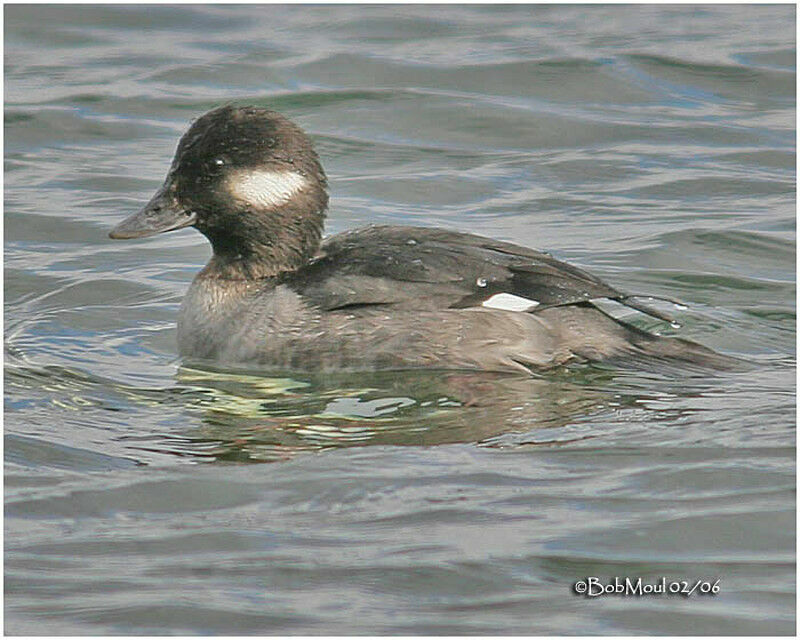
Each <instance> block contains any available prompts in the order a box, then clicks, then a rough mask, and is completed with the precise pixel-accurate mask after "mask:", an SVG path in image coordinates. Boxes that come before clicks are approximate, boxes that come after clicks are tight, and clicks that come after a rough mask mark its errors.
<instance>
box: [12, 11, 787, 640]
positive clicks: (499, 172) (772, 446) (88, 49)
mask: <svg viewBox="0 0 800 640" xmlns="http://www.w3.org/2000/svg"><path fill="white" fill-rule="evenodd" d="M5 65H6V68H5V101H6V102H5V163H6V164H5V500H6V510H5V574H6V575H5V623H6V631H7V632H10V633H17V634H19V633H22V634H31V633H36V634H64V633H69V634H75V633H80V634H99V633H108V634H118V633H123V634H131V633H150V634H171V633H225V634H247V633H260V634H269V633H292V634H300V633H304V634H316V633H323V632H328V633H336V634H340V633H355V634H360V633H404V634H419V633H446V634H460V633H464V634H472V633H499V634H510V633H515V634H527V633H532V634H538V633H556V634H575V633H579V634H594V633H600V634H605V633H614V634H629V633H662V634H663V633H672V634H684V633H691V634H706V633H713V634H728V633H732V634H736V633H756V634H762V633H767V634H787V633H792V632H793V631H794V620H795V604H794V603H795V596H794V593H795V551H794V549H795V453H794V451H795V449H794V447H795V388H794V357H795V145H794V142H795V130H794V129H795V9H794V7H793V6H787V5H784V6H767V5H761V6H754V7H748V6H743V5H738V6H722V5H716V6H711V7H692V6H677V7H666V6H665V7H661V6H638V7H623V6H617V7H600V6H592V7H567V6H549V7H526V6H514V7H481V6H470V7H458V6H444V7H441V6H427V7H426V6H401V7H394V6H383V7H377V8H376V7H346V6H321V7H288V8H287V7H283V6H274V5H272V6H255V5H253V6H246V7H234V6H205V7H194V6H189V5H184V6H179V7H168V6H139V7H136V6H105V7H95V6H67V5H58V6H45V5H38V6H6V8H5ZM232 99H237V100H241V101H244V102H251V103H255V104H259V105H263V106H268V107H272V108H275V109H278V110H280V111H282V112H284V113H286V114H287V115H289V116H290V117H292V118H293V119H295V120H297V121H298V122H299V123H300V124H301V125H302V126H304V127H305V128H306V129H307V130H308V131H310V132H311V133H312V134H313V135H314V137H315V140H316V141H317V144H318V149H319V151H320V154H321V156H322V159H323V162H324V164H325V166H326V168H327V170H328V172H329V176H330V179H331V187H332V188H331V192H332V210H331V213H330V218H329V224H328V231H329V232H335V231H341V230H344V229H349V228H353V227H356V226H359V225H363V224H366V223H370V222H381V223H401V224H421V225H439V226H447V227H451V228H456V229H460V230H465V231H474V232H477V233H481V234H484V235H490V236H493V237H496V238H500V239H503V240H511V241H516V242H518V243H521V244H525V245H529V246H532V247H537V248H542V249H548V250H551V251H552V252H554V253H555V255H556V256H557V257H559V258H562V259H566V260H569V261H571V262H574V263H575V264H578V265H581V266H584V267H586V268H588V269H590V270H591V271H593V272H595V273H597V274H599V275H601V276H603V277H605V278H606V279H607V280H609V281H610V282H611V283H613V284H615V285H617V286H619V287H621V288H624V289H628V290H633V291H645V292H652V293H656V294H662V295H669V296H674V297H677V298H680V299H684V300H685V301H687V302H688V303H689V304H690V307H689V309H688V310H682V311H679V315H680V320H681V322H682V324H683V327H682V328H681V329H679V330H675V329H672V328H670V327H668V326H664V325H663V324H662V323H659V322H656V321H652V322H651V321H649V320H648V319H646V318H643V317H640V316H636V315H634V314H628V313H625V312H623V315H624V316H625V317H626V318H629V319H630V320H631V321H633V322H635V323H637V324H638V325H639V326H641V327H644V328H648V329H651V330H658V331H662V332H663V333H672V334H676V335H681V336H684V337H688V338H692V339H695V340H698V341H700V342H703V343H704V344H707V345H709V346H712V347H714V348H716V349H719V350H722V351H725V352H727V353H731V354H735V355H739V356H741V357H745V358H748V359H751V360H753V361H754V362H756V363H757V366H756V368H755V369H754V370H753V371H751V372H748V373H746V374H741V373H740V374H725V375H716V376H715V375H708V376H699V377H697V376H696V377H691V378H690V377H687V376H682V375H680V374H679V373H676V372H669V373H643V372H633V371H621V370H613V369H611V370H609V369H601V368H595V367H575V368H573V369H571V370H566V371H560V372H554V373H552V374H549V375H546V376H543V377H541V378H536V379H525V378H517V377H513V376H510V377H509V376H487V375H475V374H470V375H468V374H460V373H448V374H441V373H435V374H415V375H411V374H403V375H391V374H382V375H379V376H376V375H360V376H349V377H345V376H343V377H340V378H336V377H326V378H322V379H314V378H311V377H302V376H294V377H292V376H291V375H288V374H287V375H286V376H285V377H284V378H274V377H273V378H260V377H257V376H244V375H235V374H234V373H232V372H218V373H214V372H207V371H206V372H204V371H197V370H191V369H187V368H182V367H181V363H180V362H179V361H178V359H177V357H176V351H175V344H174V341H175V329H174V324H175V317H176V311H177V307H178V304H179V301H180V299H181V296H182V293H183V292H184V290H185V289H186V287H187V284H188V283H189V281H190V279H191V278H192V275H193V273H194V272H195V271H196V270H197V269H198V268H199V266H201V265H202V264H203V263H204V261H205V260H206V259H207V257H208V254H209V252H208V247H207V245H206V244H205V242H204V241H203V239H202V238H201V236H200V235H199V234H197V233H195V232H193V231H191V230H189V231H182V232H179V233H174V234H168V235H165V236H163V237H158V238H154V239H150V240H146V241H140V242H129V243H115V242H112V241H110V240H108V239H107V237H106V234H107V232H108V230H109V228H110V227H111V226H112V225H113V224H114V223H115V222H117V221H119V220H120V219H121V218H122V217H124V216H125V215H127V214H128V213H130V212H131V211H133V210H134V209H136V208H137V207H138V206H139V205H140V204H141V203H143V202H144V201H145V199H146V198H147V197H149V195H150V194H151V193H152V192H153V190H154V189H155V188H156V186H158V185H159V184H160V182H161V179H162V178H163V175H164V174H165V172H166V169H167V166H168V163H169V161H170V159H171V155H172V151H173V149H174V147H175V144H176V142H177V139H178V137H179V135H180V134H181V132H182V131H183V130H184V129H185V127H186V126H187V124H188V122H189V121H190V120H191V118H193V117H196V116H198V115H200V114H201V113H203V112H204V111H206V110H208V109H210V108H211V107H213V106H216V105H218V104H220V103H223V102H226V101H229V100H232ZM257 462H260V464H253V463H257ZM587 576H599V577H602V578H604V579H606V578H610V577H613V576H621V577H631V578H636V577H639V576H642V577H644V578H645V580H646V581H655V580H656V579H657V578H658V577H660V576H666V577H667V578H670V579H676V580H690V581H691V580H695V579H713V580H716V579H719V580H720V582H719V586H720V591H719V593H718V594H717V595H716V596H698V595H694V596H692V597H688V598H685V597H680V596H671V597H643V598H621V597H606V598H595V599H589V598H583V597H578V596H576V595H574V594H573V593H572V590H571V585H572V584H573V583H574V582H575V581H576V580H578V579H579V578H585V577H587Z"/></svg>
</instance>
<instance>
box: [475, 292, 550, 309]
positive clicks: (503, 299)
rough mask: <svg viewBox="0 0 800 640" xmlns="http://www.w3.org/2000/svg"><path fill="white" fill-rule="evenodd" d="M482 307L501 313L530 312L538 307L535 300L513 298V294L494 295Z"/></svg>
mask: <svg viewBox="0 0 800 640" xmlns="http://www.w3.org/2000/svg"><path fill="white" fill-rule="evenodd" d="M481 306H482V307H486V308H487V309H502V310H503V311H531V310H532V309H535V308H536V307H538V306H539V303H538V302H537V301H536V300H529V299H528V298H522V297H520V296H515V295H514V294H513V293H496V294H494V295H493V296H492V297H491V298H487V299H486V300H484V301H483V304H482V305H481Z"/></svg>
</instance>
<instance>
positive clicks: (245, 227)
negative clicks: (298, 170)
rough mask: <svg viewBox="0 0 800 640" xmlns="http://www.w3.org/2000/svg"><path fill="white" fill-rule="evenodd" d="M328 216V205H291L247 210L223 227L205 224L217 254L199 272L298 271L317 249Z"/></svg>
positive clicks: (246, 276)
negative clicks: (326, 209)
mask: <svg viewBox="0 0 800 640" xmlns="http://www.w3.org/2000/svg"><path fill="white" fill-rule="evenodd" d="M325 204H327V201H326V202H325ZM324 218H325V207H324V206H323V207H322V208H319V207H316V208H314V209H306V210H305V211H297V210H294V209H293V208H292V207H291V206H289V205H287V206H285V207H282V208H278V209H272V210H270V211H264V212H258V213H255V212H253V211H247V212H244V215H240V216H238V217H237V218H236V222H235V224H230V221H228V222H229V223H228V224H227V225H226V226H225V227H222V228H213V227H207V228H202V229H200V231H201V232H202V233H203V234H204V235H205V236H206V237H207V238H208V239H209V241H210V242H211V246H212V248H213V250H214V254H213V256H212V257H211V260H210V261H209V263H208V264H207V265H206V266H205V268H204V269H203V270H202V271H201V272H200V274H199V276H200V277H203V278H215V279H220V280H263V279H265V278H272V277H275V276H277V275H279V274H281V273H286V272H291V271H296V270H298V269H300V268H301V267H303V266H304V265H306V264H307V263H308V262H309V260H311V258H313V257H314V255H315V254H316V253H317V251H318V249H319V246H320V243H321V240H322V227H323V221H324Z"/></svg>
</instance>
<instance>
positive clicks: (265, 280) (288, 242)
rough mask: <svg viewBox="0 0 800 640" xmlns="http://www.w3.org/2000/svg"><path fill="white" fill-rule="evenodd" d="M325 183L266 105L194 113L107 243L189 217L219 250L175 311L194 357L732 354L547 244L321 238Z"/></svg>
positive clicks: (311, 366) (502, 365) (502, 361)
mask: <svg viewBox="0 0 800 640" xmlns="http://www.w3.org/2000/svg"><path fill="white" fill-rule="evenodd" d="M327 206H328V193H327V180H326V177H325V172H324V171H323V169H322V166H321V165H320V161H319V158H318V157H317V154H316V152H315V151H314V149H313V147H312V144H311V141H310V140H309V138H308V136H307V135H306V134H305V132H304V131H303V130H302V129H300V128H299V127H298V126H297V125H295V124H294V123H292V122H291V121H289V120H288V119H286V118H285V117H284V116H282V115H280V114H278V113H276V112H274V111H268V110H266V109H261V108H257V107H237V106H230V105H229V106H224V107H220V108H218V109H214V110H213V111H210V112H208V113H206V114H205V115H203V116H202V117H200V118H199V119H197V120H196V121H195V122H194V123H193V124H192V126H191V127H190V128H189V130H188V131H187V132H186V134H185V135H184V136H183V137H182V138H181V140H180V143H179V144H178V148H177V151H176V153H175V158H174V160H173V161H172V165H171V167H170V169H169V172H168V174H167V178H166V180H165V182H164V184H163V186H162V187H161V188H160V189H159V190H158V191H157V192H156V194H155V195H154V196H153V198H152V199H151V200H150V202H148V203H147V205H145V207H144V208H143V209H142V210H141V211H139V212H138V213H136V214H134V215H132V216H130V217H129V218H127V219H126V220H124V221H122V222H121V223H120V224H119V225H117V226H116V227H115V228H114V229H113V230H112V231H111V233H110V234H109V235H110V237H111V238H143V237H145V236H150V235H154V234H157V233H162V232H165V231H172V230H175V229H182V228H184V227H189V226H193V227H195V228H196V229H197V230H198V231H200V232H201V233H202V234H203V235H205V236H206V238H208V240H209V241H210V242H211V246H212V248H213V256H212V257H211V260H210V261H209V263H208V264H207V265H206V266H205V268H204V269H202V271H200V272H199V273H198V274H197V276H196V277H195V279H194V281H193V282H192V284H191V286H190V287H189V290H188V292H187V295H186V297H185V299H184V301H183V304H182V306H181V310H180V314H179V317H178V345H179V351H180V354H181V355H182V356H183V357H185V358H188V359H192V360H195V359H196V360H208V361H213V362H215V363H226V364H232V365H234V364H235V365H257V366H260V367H268V368H279V369H295V370H317V371H319V370H334V369H364V370H369V369H373V370H374V369H409V368H419V367H427V368H441V369H478V370H486V371H509V372H520V371H522V372H526V373H529V372H532V371H536V370H542V369H547V368H550V367H555V366H559V365H562V364H565V363H568V362H571V361H602V360H606V359H613V358H631V357H632V358H635V359H637V358H640V357H642V358H648V357H649V358H658V359H668V360H673V361H681V362H685V363H689V364H695V365H701V366H707V367H717V368H720V367H722V368H728V367H730V366H731V365H732V364H733V363H734V362H736V361H735V360H733V359H730V358H727V357H726V356H722V355H720V354H717V353H716V352H714V351H711V350H710V349H707V348H706V347H703V346H701V345H699V344H696V343H694V342H690V341H688V340H682V339H679V338H664V337H660V336H657V335H653V334H650V333H647V332H645V331H642V330H640V329H638V328H636V327H634V326H632V325H629V324H627V323H625V322H622V321H620V320H617V319H615V318H613V317H611V316H610V315H608V314H606V313H604V312H603V311H601V310H600V309H599V308H597V307H596V306H595V305H594V304H592V301H593V300H597V299H602V298H606V299H611V300H615V301H617V302H620V303H622V304H624V305H627V306H629V307H632V308H634V309H637V310H639V311H642V312H644V313H647V314H649V315H651V316H655V317H657V318H660V319H662V320H670V318H669V317H667V316H666V315H665V314H663V313H661V312H660V311H658V310H656V309H652V308H650V307H648V306H646V305H643V304H641V303H640V301H639V300H637V299H636V298H634V297H632V296H629V295H626V294H625V293H623V292H621V291H619V290H617V289H615V288H614V287H611V286H610V285H608V284H606V283H605V282H603V281H602V280H600V279H599V278H596V277H595V276H593V275H591V274H589V273H587V272H585V271H583V270H582V269H578V268H576V267H573V266H571V265H569V264H566V263H564V262H561V261H559V260H556V259H555V258H553V257H552V256H550V255H549V254H547V253H542V252H539V251H535V250H533V249H528V248H525V247H520V246H517V245H514V244H510V243H507V242H500V241H497V240H492V239H490V238H484V237H480V236H476V235H471V234H467V233H459V232H455V231H447V230H443V229H435V228H422V227H407V226H370V227H366V228H363V229H357V230H355V231H347V232H345V233H341V234H338V235H335V236H333V237H330V238H328V239H327V240H325V241H322V228H323V221H324V218H325V212H326V209H327Z"/></svg>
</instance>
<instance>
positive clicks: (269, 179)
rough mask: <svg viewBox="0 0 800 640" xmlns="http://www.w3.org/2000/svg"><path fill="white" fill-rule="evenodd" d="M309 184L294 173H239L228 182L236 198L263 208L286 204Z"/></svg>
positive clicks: (265, 170)
mask: <svg viewBox="0 0 800 640" xmlns="http://www.w3.org/2000/svg"><path fill="white" fill-rule="evenodd" d="M307 184H308V182H307V180H306V178H305V177H304V176H302V175H300V174H299V173H296V172H294V171H270V170H267V169H264V170H258V169H255V170H252V171H238V172H236V173H234V174H232V175H231V176H229V177H228V179H227V180H226V186H227V187H228V190H229V191H230V193H231V195H232V196H233V197H234V198H238V199H239V200H243V201H244V202H247V203H248V204H251V205H253V206H257V207H261V208H265V209H266V208H271V207H277V206H280V205H282V204H286V203H287V202H289V200H291V199H292V197H294V195H295V194H297V193H298V192H299V191H301V190H302V189H303V188H304V187H305V186H306V185H307Z"/></svg>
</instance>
